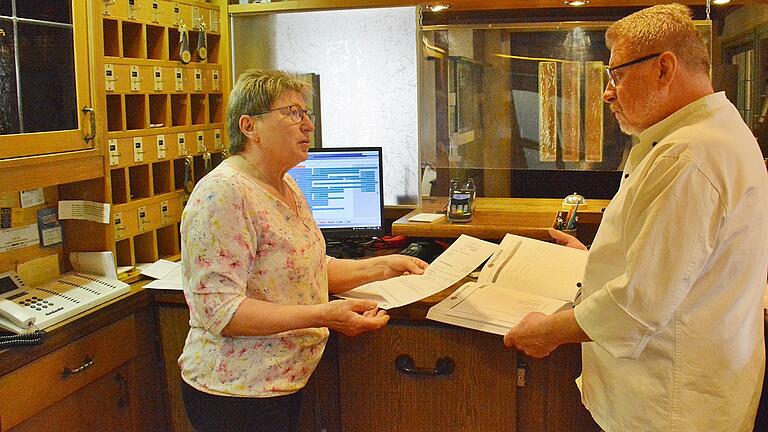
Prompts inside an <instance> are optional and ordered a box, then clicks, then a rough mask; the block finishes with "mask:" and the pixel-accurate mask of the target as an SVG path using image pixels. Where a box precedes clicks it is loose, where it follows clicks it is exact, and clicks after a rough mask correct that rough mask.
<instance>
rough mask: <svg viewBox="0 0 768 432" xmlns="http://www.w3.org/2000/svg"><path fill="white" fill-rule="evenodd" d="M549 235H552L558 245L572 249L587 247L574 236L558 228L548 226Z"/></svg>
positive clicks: (584, 248) (585, 248)
mask: <svg viewBox="0 0 768 432" xmlns="http://www.w3.org/2000/svg"><path fill="white" fill-rule="evenodd" d="M549 236H550V237H552V238H553V239H554V240H555V242H557V244H559V245H563V246H568V247H572V248H574V249H581V250H587V247H586V246H584V244H583V243H582V242H580V241H579V240H578V239H577V238H576V237H574V236H572V235H570V234H566V233H564V232H562V231H560V230H556V229H554V228H550V229H549Z"/></svg>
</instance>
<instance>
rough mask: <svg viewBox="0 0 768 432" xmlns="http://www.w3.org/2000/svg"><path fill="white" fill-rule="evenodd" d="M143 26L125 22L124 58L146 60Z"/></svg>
mask: <svg viewBox="0 0 768 432" xmlns="http://www.w3.org/2000/svg"><path fill="white" fill-rule="evenodd" d="M141 27H142V25H141V24H137V23H132V22H127V21H123V57H127V58H144V53H143V49H142V48H143V47H142V41H143V39H144V38H143V35H142V31H141Z"/></svg>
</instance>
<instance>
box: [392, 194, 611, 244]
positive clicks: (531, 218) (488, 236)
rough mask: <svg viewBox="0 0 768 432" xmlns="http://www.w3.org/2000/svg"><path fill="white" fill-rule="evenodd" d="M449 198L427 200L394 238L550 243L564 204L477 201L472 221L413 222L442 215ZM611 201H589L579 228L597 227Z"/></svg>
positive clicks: (530, 200)
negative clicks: (517, 238)
mask: <svg viewBox="0 0 768 432" xmlns="http://www.w3.org/2000/svg"><path fill="white" fill-rule="evenodd" d="M446 201H447V198H432V197H430V198H425V199H423V200H422V205H421V207H419V208H416V209H415V210H413V211H412V212H410V213H408V214H407V215H405V216H403V217H401V218H400V219H398V220H396V221H395V222H394V223H393V224H392V235H403V236H407V237H433V238H456V237H458V236H459V235H461V234H467V235H471V236H473V237H477V238H482V239H485V240H501V239H503V238H504V235H505V234H507V233H512V234H517V235H522V236H526V237H532V238H537V239H541V240H550V238H549V234H547V229H548V228H549V227H551V226H552V225H553V223H554V221H555V217H556V215H557V212H558V211H559V210H560V209H561V206H562V202H563V201H562V200H561V199H554V198H477V202H476V204H475V210H474V214H473V215H472V221H471V222H468V223H450V222H448V221H447V220H446V219H445V218H443V219H441V220H439V221H437V222H431V223H430V222H411V221H409V220H408V219H409V218H410V217H412V216H414V215H416V214H419V213H433V212H441V209H442V208H443V206H444V205H445V202H446ZM609 203H610V201H609V200H596V199H595V200H587V206H586V207H579V211H578V214H579V224H589V225H597V224H599V223H600V220H601V219H602V212H603V210H604V209H605V207H606V206H607V205H608V204H609Z"/></svg>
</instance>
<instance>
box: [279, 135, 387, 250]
mask: <svg viewBox="0 0 768 432" xmlns="http://www.w3.org/2000/svg"><path fill="white" fill-rule="evenodd" d="M382 172H383V171H382V157H381V147H365V148H363V147H354V148H352V147H344V148H319V149H314V148H313V149H309V157H307V160H306V161H304V162H302V163H300V164H298V165H296V166H295V167H294V168H292V169H291V170H290V171H288V173H289V174H290V175H291V177H293V178H294V179H295V180H296V182H297V183H298V184H299V187H300V188H301V190H302V191H303V192H304V196H305V197H306V198H307V202H308V203H309V207H310V208H311V209H312V214H313V215H314V217H315V221H317V225H318V226H319V227H320V230H321V231H322V232H323V236H324V237H325V239H326V240H337V241H344V240H354V239H361V238H367V239H370V238H372V237H380V236H382V235H384V194H383V192H382V185H383V182H382V177H383V176H382Z"/></svg>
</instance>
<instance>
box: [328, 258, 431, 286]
mask: <svg viewBox="0 0 768 432" xmlns="http://www.w3.org/2000/svg"><path fill="white" fill-rule="evenodd" d="M426 268H427V263H425V262H424V261H422V260H420V259H418V258H416V257H410V256H405V255H384V256H378V257H375V258H368V259H361V260H349V259H332V260H331V261H330V262H329V263H328V290H329V292H331V294H338V293H342V292H344V291H348V290H351V289H352V288H356V287H359V286H360V285H363V284H366V283H369V282H375V281H380V280H384V279H389V278H391V277H395V276H401V275H407V274H417V275H419V274H422V273H424V269H426Z"/></svg>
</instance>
